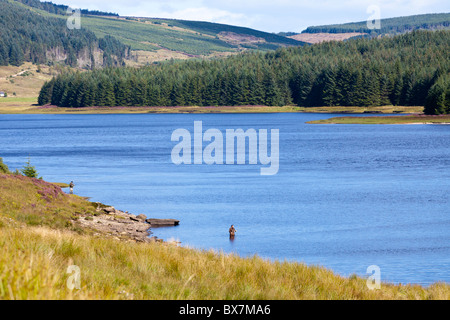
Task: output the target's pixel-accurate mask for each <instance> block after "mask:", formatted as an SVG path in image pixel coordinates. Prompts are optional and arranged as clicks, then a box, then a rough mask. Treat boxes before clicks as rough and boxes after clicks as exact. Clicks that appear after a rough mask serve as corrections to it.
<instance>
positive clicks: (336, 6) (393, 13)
mask: <svg viewBox="0 0 450 320" xmlns="http://www.w3.org/2000/svg"><path fill="white" fill-rule="evenodd" d="M53 1H55V2H61V3H65V4H69V5H72V6H74V7H78V8H80V7H82V8H88V9H95V10H102V11H111V12H117V13H119V14H121V15H129V16H147V17H159V18H176V19H184V20H203V21H210V22H218V23H225V24H233V25H239V26H247V27H251V28H255V29H259V30H263V31H269V32H278V31H296V32H299V31H302V30H303V29H305V28H306V27H308V26H312V25H323V24H334V23H345V22H355V21H364V20H366V19H368V18H369V16H370V15H369V14H368V13H367V8H368V7H369V6H371V5H378V6H379V7H380V11H381V18H390V17H398V16H408V15H414V14H423V13H433V12H434V13H437V12H449V11H450V1H448V0H341V1H335V0H315V1H311V0H277V1H274V0H226V1H224V0H147V1H143V0H128V1H126V2H125V1H123V0H108V1H105V0H53Z"/></svg>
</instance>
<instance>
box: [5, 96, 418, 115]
mask: <svg viewBox="0 0 450 320" xmlns="http://www.w3.org/2000/svg"><path fill="white" fill-rule="evenodd" d="M36 103H37V98H32V97H31V98H6V99H0V114H116V113H119V114H126V113H171V114H173V113H180V114H186V113H198V114H202V113H283V112H300V113H349V114H352V113H355V114H359V113H365V112H366V113H367V112H369V113H372V112H373V113H421V112H422V111H423V107H397V106H383V107H309V108H305V107H296V106H283V107H268V106H220V107H187V106H181V107H86V108H59V107H55V106H44V107H39V106H37V105H36Z"/></svg>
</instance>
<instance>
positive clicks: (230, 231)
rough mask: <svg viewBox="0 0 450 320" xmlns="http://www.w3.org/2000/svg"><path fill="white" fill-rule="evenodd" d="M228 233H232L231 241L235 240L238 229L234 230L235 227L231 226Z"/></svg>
mask: <svg viewBox="0 0 450 320" xmlns="http://www.w3.org/2000/svg"><path fill="white" fill-rule="evenodd" d="M228 232H229V233H230V239H234V235H235V234H236V229H235V228H234V225H231V227H230V229H229V230H228Z"/></svg>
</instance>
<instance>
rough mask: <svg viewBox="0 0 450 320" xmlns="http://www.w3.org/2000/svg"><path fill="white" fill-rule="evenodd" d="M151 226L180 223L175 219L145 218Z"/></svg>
mask: <svg viewBox="0 0 450 320" xmlns="http://www.w3.org/2000/svg"><path fill="white" fill-rule="evenodd" d="M145 221H146V222H147V223H149V224H150V226H151V227H170V226H177V225H179V224H180V220H175V219H147V220H145Z"/></svg>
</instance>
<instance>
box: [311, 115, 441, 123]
mask: <svg viewBox="0 0 450 320" xmlns="http://www.w3.org/2000/svg"><path fill="white" fill-rule="evenodd" d="M307 123H309V124H450V115H420V114H413V115H402V116H388V117H386V116H377V117H333V118H330V119H323V120H315V121H308V122H307Z"/></svg>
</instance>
